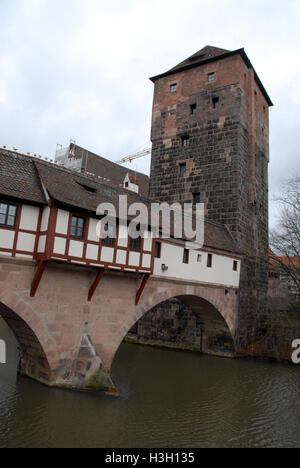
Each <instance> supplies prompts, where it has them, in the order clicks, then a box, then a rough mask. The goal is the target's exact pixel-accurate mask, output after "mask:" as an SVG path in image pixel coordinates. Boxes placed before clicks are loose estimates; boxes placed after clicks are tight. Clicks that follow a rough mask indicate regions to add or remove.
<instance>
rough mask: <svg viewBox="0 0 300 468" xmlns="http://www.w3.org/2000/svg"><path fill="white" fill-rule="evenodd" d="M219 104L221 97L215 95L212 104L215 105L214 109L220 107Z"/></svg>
mask: <svg viewBox="0 0 300 468" xmlns="http://www.w3.org/2000/svg"><path fill="white" fill-rule="evenodd" d="M219 104H220V99H219V98H218V97H214V98H213V99H212V106H213V109H218V107H219Z"/></svg>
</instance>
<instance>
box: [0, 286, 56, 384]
mask: <svg viewBox="0 0 300 468" xmlns="http://www.w3.org/2000/svg"><path fill="white" fill-rule="evenodd" d="M6 304H14V306H15V310H13V309H12V308H11V307H9V306H8V305H6ZM6 304H4V303H3V302H1V301H0V316H1V317H2V319H3V320H4V321H5V322H6V324H7V325H8V327H9V328H10V330H11V331H12V332H13V334H14V336H15V338H16V340H17V342H18V344H19V357H20V362H19V373H20V375H24V376H26V377H30V378H33V379H35V380H37V381H39V382H41V383H44V384H46V385H51V384H52V383H53V380H54V379H53V375H52V372H51V368H50V364H49V361H48V358H47V354H46V351H45V345H44V344H43V341H42V339H41V334H42V333H41V328H43V327H42V324H41V322H40V320H39V318H38V317H37V314H36V313H35V312H34V310H33V309H32V308H30V307H28V305H26V304H25V303H24V302H22V300H20V299H19V298H18V297H17V295H11V296H6ZM44 336H46V335H44Z"/></svg>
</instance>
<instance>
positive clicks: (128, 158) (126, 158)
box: [116, 148, 152, 164]
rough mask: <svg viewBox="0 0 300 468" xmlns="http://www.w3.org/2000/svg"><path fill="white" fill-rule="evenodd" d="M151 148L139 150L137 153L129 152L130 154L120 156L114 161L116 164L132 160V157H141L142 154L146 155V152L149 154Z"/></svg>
mask: <svg viewBox="0 0 300 468" xmlns="http://www.w3.org/2000/svg"><path fill="white" fill-rule="evenodd" d="M151 151H152V149H151V148H149V149H146V150H143V151H139V152H138V153H135V154H131V155H130V156H125V158H122V159H121V160H120V161H116V164H125V163H127V162H132V161H133V160H134V159H138V158H142V157H143V156H148V154H151Z"/></svg>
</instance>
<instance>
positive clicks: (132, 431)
mask: <svg viewBox="0 0 300 468" xmlns="http://www.w3.org/2000/svg"><path fill="white" fill-rule="evenodd" d="M0 338H2V339H5V340H6V341H7V348H8V356H7V359H8V361H7V364H6V365H1V364H0V447H1V448H3V447H105V448H142V447H146V448H151V447H155V448H163V447H164V448H198V447H300V404H299V403H300V393H299V386H300V366H299V367H297V366H285V365H277V364H269V363H262V362H252V361H244V360H227V359H220V358H211V357H205V356H202V355H200V354H192V353H184V352H176V351H170V350H160V349H152V348H148V347H140V346H136V345H131V344H123V345H122V346H121V348H120V350H119V352H118V354H117V356H116V359H115V361H114V365H113V370H112V373H113V378H114V381H115V383H116V386H117V389H118V391H119V393H120V398H118V399H113V398H107V397H99V396H95V395H90V394H80V393H73V392H69V391H63V390H58V389H49V388H47V387H44V386H42V385H39V384H38V383H35V382H33V381H31V380H28V379H25V378H17V377H16V368H17V349H16V343H15V340H14V338H13V336H12V334H11V333H10V331H9V330H8V329H7V327H6V326H5V325H4V323H3V322H2V321H1V320H0Z"/></svg>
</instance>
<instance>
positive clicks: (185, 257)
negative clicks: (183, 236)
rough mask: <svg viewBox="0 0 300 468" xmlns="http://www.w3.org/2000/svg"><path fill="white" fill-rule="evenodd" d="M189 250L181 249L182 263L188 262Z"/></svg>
mask: <svg viewBox="0 0 300 468" xmlns="http://www.w3.org/2000/svg"><path fill="white" fill-rule="evenodd" d="M189 257H190V251H189V249H184V250H183V263H189Z"/></svg>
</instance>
